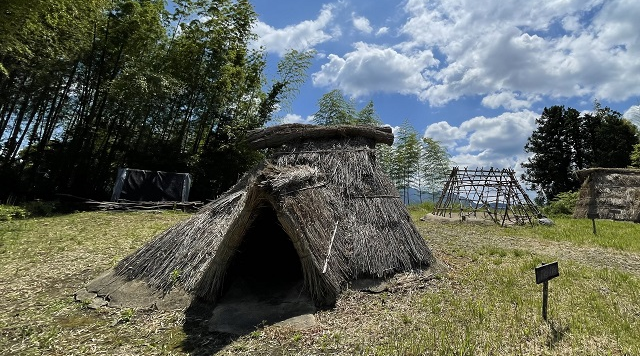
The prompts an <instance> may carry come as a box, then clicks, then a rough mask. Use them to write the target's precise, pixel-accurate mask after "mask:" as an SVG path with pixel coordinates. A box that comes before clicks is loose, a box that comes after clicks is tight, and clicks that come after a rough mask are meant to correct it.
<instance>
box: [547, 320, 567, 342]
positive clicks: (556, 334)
mask: <svg viewBox="0 0 640 356" xmlns="http://www.w3.org/2000/svg"><path fill="white" fill-rule="evenodd" d="M568 333H569V326H563V325H560V323H556V322H553V321H550V322H549V336H548V337H547V346H548V347H549V348H554V347H556V345H557V344H558V343H560V342H561V341H562V339H564V337H565V335H567V334H568Z"/></svg>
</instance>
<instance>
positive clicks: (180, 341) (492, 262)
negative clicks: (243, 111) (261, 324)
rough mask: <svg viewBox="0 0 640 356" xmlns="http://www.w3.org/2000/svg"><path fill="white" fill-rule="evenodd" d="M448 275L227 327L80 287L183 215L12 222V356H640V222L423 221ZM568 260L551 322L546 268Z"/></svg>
mask: <svg viewBox="0 0 640 356" xmlns="http://www.w3.org/2000/svg"><path fill="white" fill-rule="evenodd" d="M425 213H426V211H424V210H421V209H419V208H414V209H412V216H413V217H414V220H415V221H416V224H417V226H418V228H419V229H420V231H421V233H422V234H423V236H424V237H425V239H426V240H427V242H428V244H429V246H430V247H431V248H432V249H433V251H434V253H435V254H436V256H437V257H438V259H439V260H440V261H441V262H443V263H444V264H446V265H447V266H448V269H447V270H446V272H443V273H441V274H440V275H438V276H437V277H436V278H434V279H432V280H429V281H427V282H425V283H422V284H420V285H410V286H405V287H404V288H396V289H394V290H393V291H391V292H384V293H380V294H367V293H362V292H353V291H349V292H346V293H344V294H343V296H342V297H341V298H340V299H339V301H338V303H337V305H336V307H335V308H333V309H329V310H324V311H321V312H318V313H317V314H316V317H317V319H318V320H319V326H317V327H315V328H313V329H310V330H305V331H293V330H289V329H285V328H278V327H274V326H268V327H265V328H260V329H257V330H256V331H254V332H252V333H250V334H248V335H244V336H241V337H231V336H227V335H214V334H210V333H207V332H206V328H204V327H203V326H202V325H200V324H198V323H197V321H192V320H191V321H187V322H185V317H184V315H183V314H182V313H177V312H160V311H149V310H134V309H123V310H118V309H110V308H105V309H100V310H92V309H88V308H87V307H86V305H83V304H82V303H76V302H74V301H73V293H74V292H75V291H76V290H77V289H79V288H81V287H82V286H83V285H84V284H85V283H86V282H88V281H89V280H91V279H92V278H94V277H96V276H97V275H98V274H100V273H101V272H102V271H104V270H106V269H108V268H110V267H112V266H113V265H114V264H115V263H116V262H117V261H119V260H120V259H121V258H122V257H124V256H125V255H127V254H129V253H131V252H133V251H134V250H135V249H137V248H138V247H139V246H141V245H142V244H143V243H144V242H145V241H147V240H149V239H150V238H152V237H153V236H154V235H155V234H156V233H158V232H159V231H162V230H163V229H165V228H167V227H168V226H170V225H172V224H174V223H176V222H177V221H179V220H181V219H185V218H186V217H187V216H188V215H187V214H183V213H172V212H163V213H149V212H146V213H104V212H92V213H76V214H70V215H63V216H58V217H51V218H37V219H26V220H10V221H1V222H0V291H1V295H0V350H4V353H3V354H8V355H86V354H105V355H187V354H192V355H207V354H218V355H575V354H580V355H638V354H640V336H638V335H640V332H639V331H638V330H640V225H639V224H630V223H624V222H612V221H597V222H596V224H597V231H598V234H597V235H594V234H593V233H592V225H591V221H590V220H573V219H556V225H555V226H552V227H545V226H536V227H510V228H501V227H497V226H491V225H489V226H487V225H473V224H460V223H452V222H439V221H431V220H426V221H420V220H419V218H420V217H421V216H423V215H424V214H425ZM556 260H557V261H558V262H559V266H560V277H558V278H556V279H554V280H552V281H551V282H550V301H549V322H545V321H544V320H542V318H541V313H540V308H541V286H539V285H536V284H535V276H534V268H535V266H537V265H539V264H540V263H542V262H550V261H556Z"/></svg>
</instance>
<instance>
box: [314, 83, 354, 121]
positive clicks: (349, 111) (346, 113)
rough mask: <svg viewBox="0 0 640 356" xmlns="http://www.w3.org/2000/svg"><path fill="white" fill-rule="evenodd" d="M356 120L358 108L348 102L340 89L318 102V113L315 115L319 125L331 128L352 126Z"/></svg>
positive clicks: (329, 93)
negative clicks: (345, 125)
mask: <svg viewBox="0 0 640 356" xmlns="http://www.w3.org/2000/svg"><path fill="white" fill-rule="evenodd" d="M355 118H356V108H355V105H354V104H353V102H352V101H347V100H346V99H345V98H344V95H343V94H342V91H341V90H340V89H334V90H332V91H330V92H328V93H326V94H324V95H322V97H321V98H320V99H319V100H318V111H317V112H316V113H315V114H314V115H313V122H314V123H315V124H317V125H324V126H331V125H344V124H352V123H353V122H354V121H355Z"/></svg>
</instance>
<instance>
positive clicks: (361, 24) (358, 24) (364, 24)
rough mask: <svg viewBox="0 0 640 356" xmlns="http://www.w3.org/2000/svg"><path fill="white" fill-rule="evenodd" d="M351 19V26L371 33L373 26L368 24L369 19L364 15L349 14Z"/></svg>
mask: <svg viewBox="0 0 640 356" xmlns="http://www.w3.org/2000/svg"><path fill="white" fill-rule="evenodd" d="M351 18H352V21H353V27H355V28H356V29H357V30H358V31H360V32H363V33H371V32H372V31H373V27H371V25H370V24H369V20H368V19H367V18H366V17H364V16H356V15H355V14H352V15H351Z"/></svg>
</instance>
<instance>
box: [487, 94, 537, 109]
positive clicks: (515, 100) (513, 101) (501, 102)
mask: <svg viewBox="0 0 640 356" xmlns="http://www.w3.org/2000/svg"><path fill="white" fill-rule="evenodd" d="M519 97H520V95H518V94H516V93H512V92H510V91H502V92H496V93H493V94H489V95H487V96H485V97H484V98H482V105H484V106H486V107H488V108H491V109H497V108H499V107H503V108H505V109H507V110H512V111H514V110H519V109H524V108H528V107H530V106H531V103H532V102H534V101H537V100H538V99H536V98H533V99H520V98H519Z"/></svg>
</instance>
